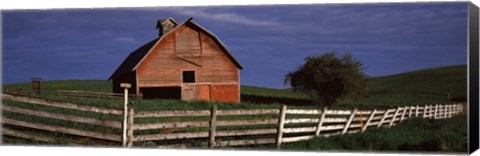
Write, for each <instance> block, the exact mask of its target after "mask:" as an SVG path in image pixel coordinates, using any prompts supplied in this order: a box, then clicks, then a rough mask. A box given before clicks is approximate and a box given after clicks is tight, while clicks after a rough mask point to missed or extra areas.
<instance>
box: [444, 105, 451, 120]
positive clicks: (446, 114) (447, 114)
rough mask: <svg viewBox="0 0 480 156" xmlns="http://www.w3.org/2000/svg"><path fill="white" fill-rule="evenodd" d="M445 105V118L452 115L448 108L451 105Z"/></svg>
mask: <svg viewBox="0 0 480 156" xmlns="http://www.w3.org/2000/svg"><path fill="white" fill-rule="evenodd" d="M444 107H445V119H446V118H449V117H450V115H449V113H450V111H448V109H449V108H450V106H448V105H445V106H444Z"/></svg>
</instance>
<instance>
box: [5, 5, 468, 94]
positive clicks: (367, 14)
mask: <svg viewBox="0 0 480 156" xmlns="http://www.w3.org/2000/svg"><path fill="white" fill-rule="evenodd" d="M2 15H3V17H2V18H3V21H2V24H3V25H2V27H3V30H2V35H3V36H2V37H3V43H2V44H3V45H2V48H3V49H2V50H3V58H2V65H3V73H2V74H3V83H4V84H9V83H16V82H28V81H30V78H31V77H42V78H43V79H45V80H65V79H100V80H106V79H107V78H108V77H109V76H110V75H111V74H112V72H113V71H114V70H115V69H116V68H117V66H118V65H120V63H121V62H122V61H123V60H124V59H125V57H126V56H127V55H128V54H129V53H130V52H131V51H133V50H135V49H136V48H138V47H139V46H141V45H143V44H144V43H146V42H148V41H150V40H151V39H153V38H156V37H157V31H156V30H155V24H156V23H155V22H156V20H157V19H159V18H166V17H173V18H175V19H177V20H178V21H179V22H183V21H184V20H186V19H187V18H189V17H193V18H194V19H193V20H194V21H196V22H197V23H199V24H200V25H202V26H204V27H205V28H207V29H208V30H210V31H211V32H213V33H214V34H216V35H217V36H218V37H219V38H220V39H221V40H222V42H224V43H225V45H226V46H227V48H228V49H229V50H230V51H231V52H232V53H233V55H234V56H235V57H236V58H237V59H238V60H239V62H240V63H241V64H242V65H243V66H244V70H242V71H241V83H242V84H243V85H254V86H262V87H272V88H284V87H288V86H284V85H283V77H284V75H285V74H287V73H288V72H289V71H292V70H294V69H296V68H297V67H298V66H299V65H301V64H302V63H303V59H304V58H305V57H306V56H309V55H319V54H322V53H325V52H329V51H332V50H336V51H337V52H340V53H344V52H346V51H351V52H352V54H353V56H354V57H357V58H359V59H361V60H362V61H363V62H364V64H365V66H366V67H367V68H366V70H365V72H366V73H367V74H368V75H369V76H372V77H375V76H382V75H391V74H397V73H402V72H407V71H412V70H417V69H424V68H431V67H438V66H448V65H458V64H466V63H467V3H465V2H459V3H411V4H407V3H405V4H341V5H335V4H323V5H278V6H275V5H273V6H272V5H270V6H242V7H232V6H229V7H218V6H217V7H156V8H130V9H126V8H123V9H82V10H42V11H4V12H2Z"/></svg>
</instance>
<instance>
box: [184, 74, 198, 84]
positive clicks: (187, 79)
mask: <svg viewBox="0 0 480 156" xmlns="http://www.w3.org/2000/svg"><path fill="white" fill-rule="evenodd" d="M182 75H183V83H195V71H183V73H182Z"/></svg>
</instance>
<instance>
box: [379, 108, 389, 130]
mask: <svg viewBox="0 0 480 156" xmlns="http://www.w3.org/2000/svg"><path fill="white" fill-rule="evenodd" d="M387 115H388V109H387V110H385V113H384V114H383V117H382V119H380V122H379V123H378V126H377V127H380V126H382V124H383V121H385V118H387Z"/></svg>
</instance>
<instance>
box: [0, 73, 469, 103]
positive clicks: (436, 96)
mask: <svg viewBox="0 0 480 156" xmlns="http://www.w3.org/2000/svg"><path fill="white" fill-rule="evenodd" d="M466 76H467V67H466V66H465V65H462V66H449V67H440V68H433V69H425V70H418V71H413V72H407V73H402V74H398V75H392V76H384V77H374V78H370V79H369V81H368V86H367V95H368V97H367V98H366V99H364V100H363V101H353V100H351V99H349V98H348V97H347V98H343V99H339V100H338V105H337V106H345V105H346V106H350V107H367V108H369V107H381V106H402V105H425V104H437V103H452V102H464V101H466V90H467V78H466ZM111 85H112V84H111V82H110V81H104V80H60V81H43V82H42V84H41V86H42V90H41V92H42V95H41V97H42V98H48V99H52V100H59V101H72V102H80V103H87V104H98V105H101V106H107V107H120V106H121V102H119V101H118V100H102V99H86V98H67V97H57V96H55V90H87V91H99V92H111V88H112V87H111ZM15 88H21V89H22V92H23V93H24V94H26V95H29V92H30V88H31V84H30V83H19V84H8V85H4V89H7V90H12V89H15ZM449 92H450V94H451V95H450V96H451V98H450V101H449V99H448V96H447V95H448V93H449ZM241 98H242V103H240V104H239V105H236V106H231V107H240V108H251V107H253V108H257V107H259V108H264V107H270V108H272V107H274V108H276V107H278V104H280V103H281V104H287V105H299V106H312V107H318V104H315V103H313V102H312V101H311V100H310V99H309V97H308V96H307V95H304V94H301V93H294V92H292V91H291V90H290V89H271V88H261V87H253V86H241ZM118 103H120V104H118ZM141 103H142V104H144V105H146V107H141V108H145V109H157V108H158V109H182V108H191V109H204V108H208V107H210V103H211V102H199V101H193V102H180V101H177V100H142V101H141ZM159 103H160V104H159ZM161 103H165V106H166V107H162V104H161ZM173 103H178V104H177V105H172V104H173ZM199 103H201V104H199ZM253 103H257V104H253ZM270 103H273V104H274V105H273V106H268V104H270ZM216 104H219V103H216ZM199 105H200V106H199ZM220 105H221V104H220ZM203 106H205V107H203ZM153 107H154V108H153ZM221 107H229V106H221Z"/></svg>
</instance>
